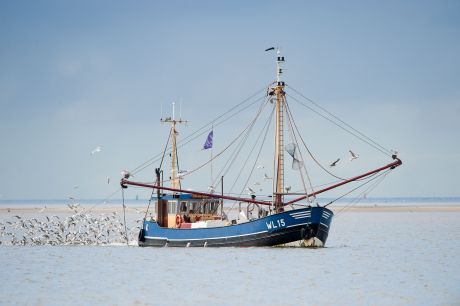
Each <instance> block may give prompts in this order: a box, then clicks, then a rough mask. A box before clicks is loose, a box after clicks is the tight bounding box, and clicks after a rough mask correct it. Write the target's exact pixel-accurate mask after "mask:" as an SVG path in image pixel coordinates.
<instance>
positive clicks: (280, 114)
mask: <svg viewBox="0 0 460 306" xmlns="http://www.w3.org/2000/svg"><path fill="white" fill-rule="evenodd" d="M276 54H277V59H276V85H275V86H274V87H272V94H273V95H275V97H276V105H275V113H276V114H275V116H276V127H275V178H274V185H275V188H274V200H275V203H274V204H275V211H276V212H280V211H283V195H282V193H283V191H284V150H283V148H284V105H285V102H286V100H285V93H284V82H283V81H282V80H281V74H282V73H283V68H282V65H283V63H284V56H281V55H280V50H279V48H278V49H277V52H276Z"/></svg>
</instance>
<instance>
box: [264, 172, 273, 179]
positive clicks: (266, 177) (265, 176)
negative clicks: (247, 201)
mask: <svg viewBox="0 0 460 306" xmlns="http://www.w3.org/2000/svg"><path fill="white" fill-rule="evenodd" d="M271 179H272V178H271V177H269V176H268V175H267V173H264V180H271Z"/></svg>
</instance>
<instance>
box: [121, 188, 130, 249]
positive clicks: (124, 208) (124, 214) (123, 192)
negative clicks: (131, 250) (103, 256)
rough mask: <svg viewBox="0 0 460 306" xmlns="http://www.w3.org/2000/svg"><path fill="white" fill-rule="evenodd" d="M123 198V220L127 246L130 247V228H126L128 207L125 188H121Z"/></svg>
mask: <svg viewBox="0 0 460 306" xmlns="http://www.w3.org/2000/svg"><path fill="white" fill-rule="evenodd" d="M121 197H122V199H123V220H124V222H123V223H124V224H125V237H126V245H129V240H128V228H127V227H126V205H125V190H124V188H121Z"/></svg>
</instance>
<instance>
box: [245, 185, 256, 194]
mask: <svg viewBox="0 0 460 306" xmlns="http://www.w3.org/2000/svg"><path fill="white" fill-rule="evenodd" d="M246 191H247V192H248V194H249V195H253V194H255V193H256V192H255V191H254V190H252V188H251V187H246Z"/></svg>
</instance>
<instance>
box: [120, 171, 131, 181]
mask: <svg viewBox="0 0 460 306" xmlns="http://www.w3.org/2000/svg"><path fill="white" fill-rule="evenodd" d="M121 176H123V177H124V178H125V179H129V177H130V176H133V175H132V174H131V172H129V171H128V170H123V171H121Z"/></svg>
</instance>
